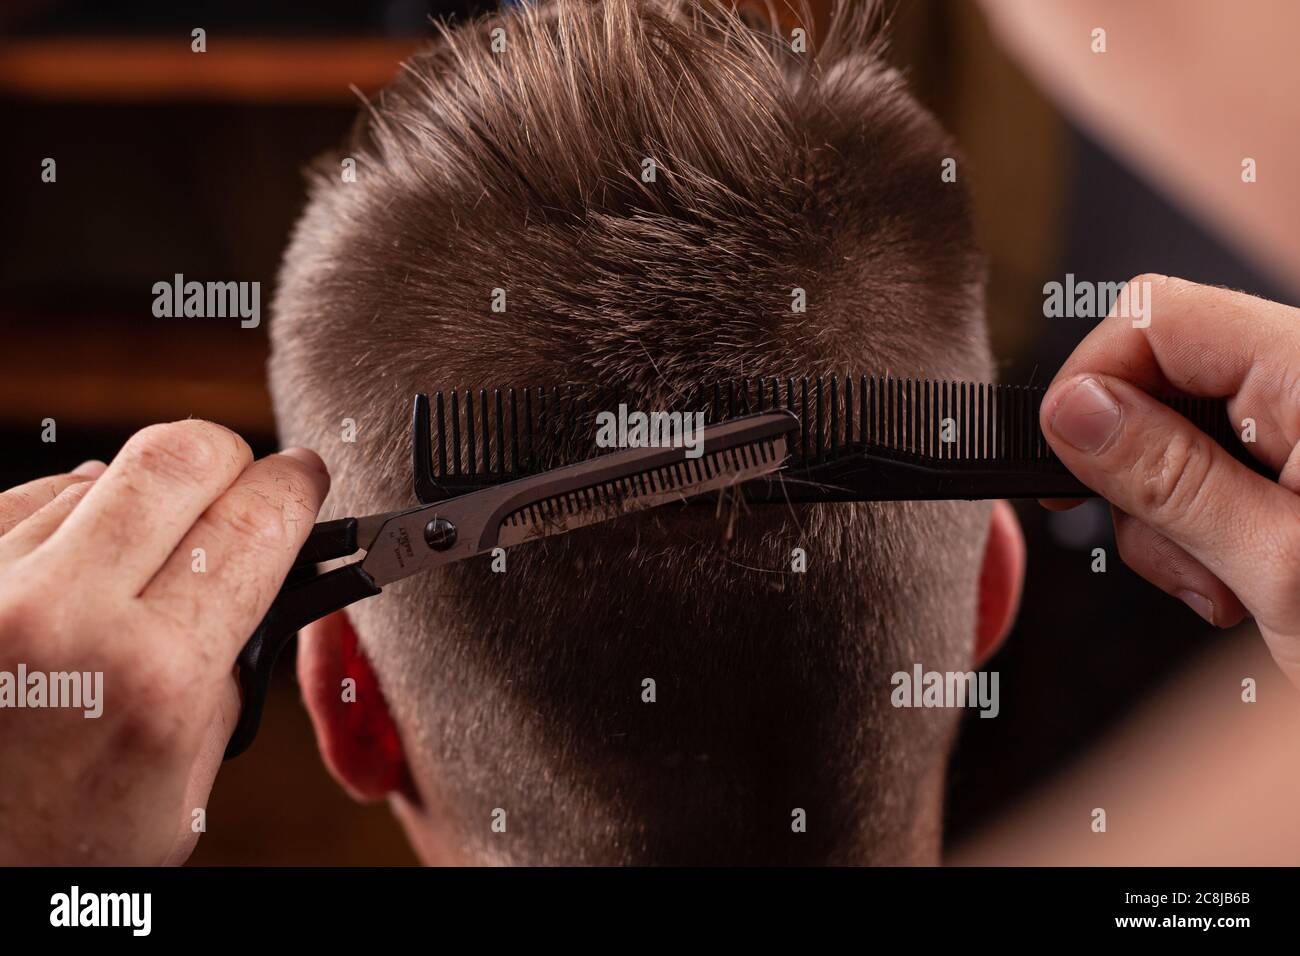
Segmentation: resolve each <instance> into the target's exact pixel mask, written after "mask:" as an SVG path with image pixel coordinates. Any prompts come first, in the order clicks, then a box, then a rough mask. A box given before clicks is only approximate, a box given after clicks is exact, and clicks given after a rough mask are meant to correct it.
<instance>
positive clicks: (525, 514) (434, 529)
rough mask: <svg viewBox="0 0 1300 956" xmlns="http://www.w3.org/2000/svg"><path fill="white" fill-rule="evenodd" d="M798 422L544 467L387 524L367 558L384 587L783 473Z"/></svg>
mask: <svg viewBox="0 0 1300 956" xmlns="http://www.w3.org/2000/svg"><path fill="white" fill-rule="evenodd" d="M798 427H799V420H798V419H797V418H796V417H795V416H794V415H792V414H790V413H789V412H785V411H774V412H765V413H762V414H759V415H750V416H747V417H745V418H738V419H733V420H731V421H728V422H723V423H721V424H717V425H710V426H708V427H707V428H705V429H704V433H703V440H702V444H701V450H702V454H701V455H700V457H698V458H689V457H687V454H686V450H685V449H683V448H633V449H628V450H626V451H619V452H614V453H613V454H609V455H602V456H600V457H598V458H593V459H591V460H589V461H584V462H579V463H578V464H575V465H568V466H565V467H563V468H556V469H554V470H552V471H547V472H543V473H542V474H539V475H532V476H530V477H527V478H521V479H519V480H518V481H512V482H509V483H507V484H504V485H498V486H496V487H494V488H488V489H485V490H483V491H478V492H474V493H473V494H469V495H463V496H461V497H459V498H452V499H450V500H448V501H445V502H439V503H438V504H434V505H429V506H428V507H425V508H417V509H413V510H412V511H409V512H404V513H401V514H398V515H395V516H393V517H391V518H389V519H388V521H386V522H385V523H384V524H383V526H382V528H381V529H380V530H379V532H378V534H377V535H376V536H375V539H374V544H373V546H372V548H371V549H370V551H369V552H368V553H367V554H366V557H365V560H364V562H363V564H364V567H365V569H366V571H367V572H368V573H369V574H370V575H371V577H373V578H374V580H375V583H376V584H378V585H380V586H381V587H382V586H384V585H385V584H387V583H389V582H391V581H395V580H398V579H400V578H404V577H406V576H408V575H410V574H414V573H416V572H417V571H422V570H424V569H426V568H431V567H437V566H439V565H442V564H448V563H451V562H454V561H462V560H465V559H466V558H470V557H473V556H475V555H478V554H483V553H485V552H487V551H490V550H492V549H493V548H498V547H501V548H505V547H510V546H511V545H515V544H521V543H523V542H526V541H533V540H536V539H538V538H545V537H550V536H551V535H556V534H563V533H564V532H566V531H572V530H573V529H574V528H580V527H583V526H584V525H589V524H594V523H597V522H600V521H609V520H611V519H613V518H617V517H619V516H620V515H625V514H629V513H631V512H634V511H643V510H645V509H647V508H655V507H658V506H660V505H664V504H668V503H670V502H674V501H685V500H686V499H688V498H692V497H694V496H696V495H701V494H705V493H707V492H710V491H717V490H719V489H723V488H727V487H731V486H735V485H740V484H742V483H744V482H746V481H749V480H751V479H754V478H761V477H763V476H765V475H770V474H772V473H773V472H775V471H777V469H779V468H780V467H781V465H782V464H783V463H784V461H785V458H786V454H787V438H788V436H789V434H790V432H792V431H794V430H795V429H797V428H798Z"/></svg>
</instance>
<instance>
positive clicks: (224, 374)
mask: <svg viewBox="0 0 1300 956" xmlns="http://www.w3.org/2000/svg"><path fill="white" fill-rule="evenodd" d="M205 322H206V323H209V324H207V325H205V324H204V323H205ZM226 322H227V320H223V319H211V320H207V319H191V320H177V319H154V318H152V317H150V318H148V319H136V320H129V321H128V320H125V319H102V320H97V319H91V318H81V317H78V318H71V319H64V318H57V319H55V318H47V317H39V316H31V317H27V316H24V317H22V318H18V317H15V316H12V315H8V316H5V317H4V318H3V319H0V335H2V336H3V337H4V342H5V347H4V349H3V350H0V425H8V426H15V427H35V426H34V425H33V423H39V422H40V421H41V420H42V419H44V418H47V417H48V418H53V419H54V420H55V421H57V422H58V423H59V424H60V426H63V425H64V424H65V423H66V424H72V425H74V426H79V427H104V428H123V427H126V428H139V427H141V426H143V425H146V424H149V423H152V422H158V421H171V420H175V419H178V418H187V417H190V416H193V417H196V418H208V419H211V420H213V421H217V422H220V423H221V424H223V425H226V426H227V427H229V428H233V429H234V430H236V431H239V432H241V433H245V434H249V435H269V434H272V433H273V432H274V428H275V423H274V420H273V418H272V416H271V400H270V396H269V395H268V393H267V390H266V381H265V373H266V358H267V354H268V346H267V340H266V332H265V329H264V328H259V329H241V328H240V327H239V323H238V320H231V321H230V322H229V324H222V325H218V324H217V323H226Z"/></svg>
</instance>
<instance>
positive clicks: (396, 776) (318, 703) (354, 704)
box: [298, 611, 418, 802]
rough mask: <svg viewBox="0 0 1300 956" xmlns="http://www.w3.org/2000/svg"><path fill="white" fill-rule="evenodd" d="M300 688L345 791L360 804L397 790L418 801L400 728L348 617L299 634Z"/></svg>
mask: <svg viewBox="0 0 1300 956" xmlns="http://www.w3.org/2000/svg"><path fill="white" fill-rule="evenodd" d="M298 683H299V685H300V686H301V687H302V697H303V703H304V704H306V706H307V712H308V713H309V714H310V715H311V722H312V725H313V726H314V727H315V728H316V745H317V746H318V747H319V748H320V752H321V757H322V758H323V759H324V760H325V766H326V767H328V768H329V771H330V773H331V774H333V776H334V779H335V780H337V781H338V782H339V783H340V784H341V785H342V786H343V789H345V790H347V791H348V793H350V794H351V795H352V797H353V798H354V799H356V800H362V801H370V800H379V799H382V798H383V797H385V796H387V795H388V794H390V793H392V792H394V791H398V792H400V793H402V794H403V795H405V796H407V797H408V798H409V799H412V800H413V801H415V799H416V795H415V789H414V787H413V786H412V784H411V776H410V772H409V770H408V769H407V764H406V756H405V754H404V753H403V751H402V741H401V738H400V737H399V736H398V733H397V725H396V724H395V723H394V722H393V718H392V715H390V714H389V712H388V702H387V701H386V700H384V695H383V694H382V693H381V692H380V690H379V681H378V680H376V678H375V672H374V671H373V670H371V668H370V661H369V660H367V658H366V655H365V652H364V651H363V650H362V649H361V645H360V644H359V643H358V641H357V635H356V632H355V631H354V630H353V629H352V624H351V622H349V621H348V618H347V615H346V614H345V613H344V612H342V611H339V612H337V613H335V614H331V615H329V616H328V617H324V618H321V619H320V620H319V621H316V622H314V623H312V624H310V625H308V626H307V627H305V628H303V630H302V632H301V633H300V634H299V635H298ZM416 802H418V801H416Z"/></svg>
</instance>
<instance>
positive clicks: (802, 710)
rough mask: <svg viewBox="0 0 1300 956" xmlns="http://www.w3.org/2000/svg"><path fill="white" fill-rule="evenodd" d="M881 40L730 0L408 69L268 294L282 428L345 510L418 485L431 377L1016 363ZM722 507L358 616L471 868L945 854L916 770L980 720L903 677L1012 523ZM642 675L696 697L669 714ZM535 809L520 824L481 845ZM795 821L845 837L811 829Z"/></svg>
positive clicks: (572, 29) (455, 576)
mask: <svg viewBox="0 0 1300 956" xmlns="http://www.w3.org/2000/svg"><path fill="white" fill-rule="evenodd" d="M878 20H879V8H878V6H877V5H875V4H868V5H865V6H863V7H860V8H858V9H857V10H856V12H850V11H848V10H846V9H842V8H837V12H836V14H835V15H834V16H833V18H832V28H831V31H830V32H829V33H828V35H826V36H824V37H821V38H813V40H814V46H815V51H814V50H810V51H809V52H808V53H797V52H795V51H794V50H793V49H792V48H791V44H790V38H789V37H788V36H776V35H773V34H772V32H771V31H765V30H757V31H756V30H753V29H751V28H750V27H748V26H746V25H745V23H744V22H743V21H742V20H741V19H740V17H739V16H738V15H736V14H735V13H734V12H732V11H731V10H730V9H728V8H726V7H723V6H717V5H713V4H700V3H667V2H657V0H642V2H638V0H603V2H578V0H559V2H555V3H551V4H536V5H533V4H530V5H526V6H523V7H519V8H515V9H512V10H510V11H508V12H506V13H504V14H502V15H500V16H499V17H493V18H489V19H486V20H483V21H475V22H473V23H471V24H467V25H463V26H458V27H454V28H448V29H445V30H444V31H443V32H442V35H441V36H440V37H439V38H438V39H437V40H436V41H435V43H434V44H433V46H432V48H431V49H430V50H428V51H426V52H423V53H420V54H417V55H416V56H414V57H412V58H411V59H410V60H409V61H408V63H407V64H406V65H405V67H404V68H403V70H402V71H401V72H400V73H399V75H398V77H397V78H396V79H395V80H394V82H393V84H392V85H391V86H390V87H389V88H388V89H387V90H385V91H384V92H383V93H382V94H380V95H379V96H377V97H375V98H374V100H373V101H372V102H371V103H370V104H369V106H368V108H367V109H366V111H365V112H364V113H363V116H362V119H361V123H360V125H359V128H358V130H357V131H356V134H355V136H354V138H353V139H352V141H351V142H350V143H349V144H348V145H347V146H345V147H344V150H343V151H342V153H341V154H334V155H331V156H329V157H327V158H326V159H325V160H323V161H322V162H321V163H320V164H318V165H317V166H316V168H315V173H314V175H313V178H312V182H311V194H310V200H309V203H308V205H307V208H306V210H305V212H304V214H303V216H302V219H301V220H300V222H299V223H298V226H297V228H296V230H295V232H294V236H293V239H292V241H291V243H290V246H289V248H288V250H287V251H286V254H285V259H284V266H283V269H282V271H281V278H280V285H279V288H278V290H277V293H276V297H275V301H274V308H273V312H274V315H273V320H272V323H271V337H272V357H271V365H270V371H271V376H270V380H271V388H272V394H273V397H274V400H275V407H276V414H277V419H278V421H279V423H280V428H281V433H282V439H283V440H284V441H285V442H286V443H294V444H304V445H309V446H311V447H314V448H316V449H317V450H318V451H320V452H321V454H322V456H323V457H324V458H325V460H326V463H327V464H328V466H329V469H330V473H331V475H332V477H333V482H334V483H333V488H332V491H331V499H332V500H331V503H330V504H329V505H327V510H328V509H330V508H334V509H337V513H338V514H362V513H371V512H376V511H382V510H388V509H391V508H394V507H398V506H400V505H402V504H404V503H406V502H407V501H409V495H410V490H409V475H410V472H409V459H408V457H407V456H408V454H409V437H408V433H407V428H408V422H409V419H408V417H407V415H408V408H409V401H410V396H411V394H412V393H413V392H416V391H428V390H432V389H438V388H449V387H459V388H469V387H473V388H477V387H494V386H498V385H520V386H535V385H554V384H561V383H564V382H575V383H586V384H590V385H595V386H613V387H615V388H617V389H618V390H619V391H621V392H622V393H623V394H626V395H628V396H629V397H630V398H633V399H636V398H638V397H639V398H640V399H641V400H642V402H643V406H642V407H644V408H647V409H649V408H662V407H665V406H666V405H667V403H668V402H670V401H671V400H672V398H673V397H674V396H676V395H677V394H678V393H679V392H680V391H681V390H684V389H686V388H690V387H694V386H695V385H697V384H698V383H700V382H702V381H709V380H712V379H717V378H728V377H733V376H740V375H755V374H774V375H786V374H809V375H813V374H821V373H826V372H832V371H844V370H846V369H852V370H854V371H862V372H868V373H884V372H893V373H895V374H906V375H912V376H928V377H936V378H948V377H950V378H967V379H985V378H987V377H988V376H989V374H990V372H991V367H990V361H989V355H988V349H987V345H986V342H985V330H984V327H983V321H982V318H983V312H982V301H981V300H982V280H983V265H982V260H981V257H980V255H979V253H978V250H977V248H976V243H975V238H974V230H973V225H972V221H971V216H970V210H969V207H968V202H967V198H966V195H965V192H964V185H959V184H953V183H945V182H943V180H942V178H941V164H942V161H943V159H944V157H947V156H953V155H955V153H954V151H953V149H952V147H951V144H950V143H949V142H948V140H947V138H946V137H945V135H944V134H943V132H942V131H941V130H940V128H939V126H938V124H937V123H936V122H935V121H934V119H933V118H932V117H931V116H930V115H929V114H928V113H926V112H925V111H924V110H923V109H922V108H921V107H920V106H919V105H918V104H917V103H916V102H915V101H914V100H913V99H912V98H911V97H910V96H909V95H908V93H907V91H906V89H905V87H904V85H903V82H902V79H901V77H900V76H899V75H898V73H897V72H896V71H894V70H893V69H891V68H890V67H888V66H887V65H886V64H885V63H884V62H883V61H882V60H881V58H880V50H881V44H882V41H881V39H880V38H879V33H878V32H876V26H877V24H878ZM496 30H501V31H503V33H501V34H497V35H496V36H497V37H499V38H504V41H505V48H504V50H501V51H500V52H495V51H494V49H493V39H494V31H496ZM497 47H498V49H499V47H500V44H499V43H498V44H497ZM341 156H349V157H352V158H354V159H355V160H356V178H355V182H344V181H343V180H342V179H341V177H340V175H339V169H340V167H339V160H340V158H341ZM647 159H649V160H651V161H653V163H654V167H655V170H656V175H655V177H654V180H653V181H646V179H644V178H643V177H642V172H643V170H644V169H645V168H646V167H645V166H644V165H643V163H644V161H645V160H647ZM795 287H799V288H803V289H804V290H805V291H806V294H807V302H808V306H807V311H806V312H802V313H799V312H793V311H792V309H791V292H792V290H793V289H794V288H795ZM495 289H500V290H503V291H504V294H505V296H506V306H505V310H504V311H501V312H497V311H493V310H492V309H491V307H490V303H491V302H492V297H493V292H494V290H495ZM348 418H350V419H353V420H354V421H355V422H356V423H357V432H356V435H357V440H356V441H355V443H351V444H340V443H339V441H338V435H337V432H336V428H337V423H338V422H339V421H341V420H343V419H348ZM587 453H588V454H589V453H590V447H589V446H588V448H587ZM719 524H720V523H719V522H717V521H716V520H715V519H714V518H713V516H712V515H711V514H709V515H701V514H700V513H695V514H694V517H692V518H686V517H684V516H683V515H682V514H681V513H678V512H676V511H673V512H669V511H666V510H660V511H656V512H647V513H645V514H642V515H637V516H633V517H632V518H629V519H625V520H620V521H617V522H611V523H609V524H607V525H602V526H598V527H593V528H587V529H581V530H578V531H575V532H572V533H571V534H568V535H564V536H562V537H559V538H556V539H554V540H547V541H544V542H539V543H535V544H531V545H528V546H526V547H521V548H518V549H514V550H513V551H512V552H511V554H510V556H509V566H508V572H507V573H506V574H493V573H491V570H490V569H489V567H488V566H487V565H486V564H481V563H479V562H466V563H463V564H461V565H457V566H455V567H451V568H447V569H442V570H441V571H439V572H438V573H435V574H429V575H425V576H421V577H419V578H418V579H411V580H409V581H407V582H403V583H402V584H401V585H398V586H396V587H394V588H392V589H390V592H391V593H387V594H385V596H384V597H383V599H381V600H377V601H368V602H362V603H361V604H358V605H356V606H355V608H354V609H352V610H351V611H350V615H351V617H352V619H353V621H354V623H355V624H356V625H357V632H358V636H359V637H360V639H361V642H362V645H363V647H364V649H365V651H366V653H367V655H368V656H369V657H370V659H371V660H372V662H373V664H374V666H375V668H376V671H377V673H378V675H379V678H380V682H381V686H382V688H383V690H384V694H385V696H386V698H387V699H388V701H389V704H390V707H391V708H392V711H393V713H394V716H395V717H396V719H397V720H398V723H399V726H400V727H401V730H402V734H403V742H404V745H405V747H406V751H407V755H408V758H409V759H410V760H411V762H412V766H413V768H414V771H415V773H416V775H417V777H419V779H420V781H421V786H422V791H421V792H422V795H423V797H424V798H425V799H426V800H427V801H428V802H429V804H430V805H432V806H436V807H437V808H438V812H439V813H440V814H441V815H442V816H443V817H444V818H445V819H446V820H447V821H449V822H448V830H449V832H452V833H459V834H461V835H462V838H463V840H464V845H465V847H466V848H467V849H466V852H468V853H472V854H476V855H478V856H480V857H483V858H492V859H499V860H515V861H530V862H570V863H572V862H617V861H632V860H637V861H642V862H648V861H657V862H677V863H685V862H712V863H717V862H777V861H782V860H784V861H787V862H812V861H816V860H826V859H838V860H841V861H846V862H847V861H851V860H859V861H860V860H864V859H869V860H875V861H880V862H885V861H892V862H899V861H905V860H911V859H915V858H916V855H917V852H918V850H917V847H918V843H925V844H926V845H927V846H929V847H930V848H931V849H932V848H933V840H934V837H933V833H932V832H931V831H932V823H933V819H932V817H933V814H932V813H929V810H933V806H932V803H927V801H928V800H929V799H930V798H929V797H927V796H926V795H925V794H923V793H922V786H923V782H924V781H933V780H934V779H935V774H936V771H937V769H938V768H940V767H941V764H942V760H943V755H944V752H945V748H946V746H947V743H948V741H949V740H950V739H951V733H952V729H953V727H954V725H955V724H954V718H953V715H952V714H951V713H949V712H943V711H935V710H899V709H895V708H893V707H891V706H890V704H889V691H890V686H889V683H888V675H889V674H890V673H893V672H895V671H907V672H910V670H911V668H912V666H913V664H914V663H915V662H916V661H924V663H925V665H926V667H927V668H929V669H935V670H960V669H964V668H965V667H966V664H967V660H968V655H969V652H970V647H969V637H970V633H971V628H972V626H973V625H972V622H973V620H974V613H975V604H974V601H975V595H976V593H977V577H978V569H979V555H980V552H981V548H982V541H983V533H984V529H985V528H986V527H987V508H986V507H985V506H984V505H981V504H978V503H976V504H961V503H953V502H922V503H902V504H898V505H870V506H869V505H844V506H809V507H799V508H792V509H783V508H771V509H766V510H764V509H755V510H754V511H753V512H752V513H750V514H747V515H745V517H744V520H743V522H741V523H740V524H739V525H738V526H737V528H736V529H735V534H734V536H733V537H732V538H731V539H730V540H727V541H725V543H724V542H723V540H722V539H723V537H724V536H723V535H722V534H721V533H719V531H718V529H717V527H715V526H716V525H719ZM795 547H799V548H802V549H804V550H805V551H806V552H807V554H808V555H809V557H810V562H811V566H810V572H809V573H807V574H793V575H792V574H790V573H789V568H790V565H789V556H790V554H791V549H792V548H795ZM647 676H654V677H657V678H658V679H659V680H660V681H661V685H660V686H661V687H662V688H666V689H667V690H665V691H664V693H665V696H664V697H663V698H661V702H660V703H659V704H656V705H655V706H653V707H651V706H647V705H645V704H643V703H642V702H641V700H640V697H639V688H640V687H641V681H642V680H643V679H644V678H645V677H647ZM507 806H508V807H512V808H514V809H513V810H512V817H511V819H512V821H515V822H512V824H511V836H510V838H509V840H502V839H495V838H493V837H490V836H486V835H485V830H484V827H483V826H482V825H480V824H481V822H482V821H484V820H487V819H488V818H489V816H490V813H491V811H492V808H494V807H507ZM793 806H798V807H802V808H804V809H806V810H807V812H808V817H809V819H810V820H811V819H816V820H817V821H818V824H817V826H816V827H810V828H809V832H808V833H806V834H798V835H792V833H791V831H790V828H789V819H790V817H789V814H790V808H791V807H793ZM927 820H929V822H927ZM927 827H929V828H930V829H926V828H927ZM918 834H919V835H918Z"/></svg>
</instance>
